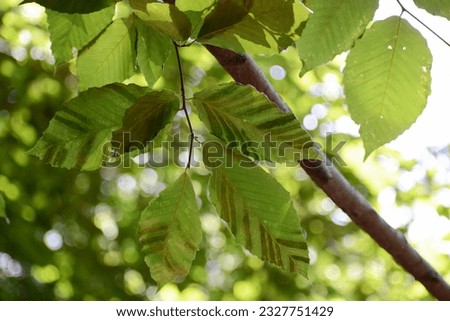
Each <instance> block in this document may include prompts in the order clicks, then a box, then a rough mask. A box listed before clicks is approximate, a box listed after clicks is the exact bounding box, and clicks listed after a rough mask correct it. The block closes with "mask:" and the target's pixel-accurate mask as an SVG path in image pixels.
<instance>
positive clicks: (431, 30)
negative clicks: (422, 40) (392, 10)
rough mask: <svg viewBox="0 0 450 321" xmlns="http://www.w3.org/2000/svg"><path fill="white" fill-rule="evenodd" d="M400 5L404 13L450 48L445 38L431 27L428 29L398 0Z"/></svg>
mask: <svg viewBox="0 0 450 321" xmlns="http://www.w3.org/2000/svg"><path fill="white" fill-rule="evenodd" d="M397 3H398V5H399V6H400V8H402V12H406V13H407V14H409V15H410V16H411V17H412V18H414V20H416V21H417V22H418V23H420V24H421V25H422V26H424V27H425V28H426V29H427V30H428V31H430V32H431V33H432V34H433V35H434V36H435V37H437V38H438V39H439V40H440V41H442V42H443V43H445V44H446V45H447V46H448V47H450V43H449V42H448V41H447V40H445V39H444V38H442V37H441V36H440V35H439V34H438V33H437V32H436V31H434V30H433V29H431V28H430V27H428V25H427V24H426V23H425V22H423V21H422V20H420V19H419V18H417V16H415V15H414V14H413V13H412V12H411V11H409V10H408V9H406V7H405V6H404V5H403V4H402V3H401V2H400V0H397Z"/></svg>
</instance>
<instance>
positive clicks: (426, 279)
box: [206, 46, 450, 300]
mask: <svg viewBox="0 0 450 321" xmlns="http://www.w3.org/2000/svg"><path fill="white" fill-rule="evenodd" d="M206 47H207V49H208V50H209V51H210V52H211V53H212V54H213V55H214V57H215V58H216V59H217V60H218V61H219V63H220V64H221V65H222V66H223V67H224V68H225V70H226V71H227V72H228V73H229V74H230V75H231V76H232V77H233V78H234V79H235V80H236V81H237V82H239V83H241V84H251V85H253V86H254V87H255V88H256V89H258V90H259V91H261V92H263V93H265V94H266V96H267V97H268V98H269V99H270V100H271V101H273V102H274V103H275V104H276V105H277V106H278V108H279V109H280V110H281V111H284V112H289V111H290V109H289V107H288V106H287V105H286V103H285V102H284V101H283V100H282V99H281V98H280V96H279V95H278V93H277V92H276V91H275V89H274V88H273V87H272V85H271V84H270V82H269V81H268V79H267V78H266V77H265V75H264V74H263V73H262V72H261V70H260V69H259V68H258V66H257V65H256V63H255V62H254V60H253V59H252V58H251V57H250V56H248V55H240V54H236V53H234V52H232V51H229V50H225V49H221V48H217V47H213V46H206ZM322 156H323V158H322V159H323V160H324V161H321V160H303V161H301V162H300V165H301V166H302V168H303V169H304V170H305V171H306V173H308V175H309V176H310V177H311V178H312V180H313V181H314V182H315V183H316V185H317V186H318V187H319V188H321V189H322V190H323V191H324V192H325V193H326V194H327V195H328V196H329V197H330V198H331V199H332V200H333V201H334V202H335V204H336V205H337V206H339V207H340V208H341V209H342V210H343V211H344V212H345V213H347V215H348V216H349V217H350V218H351V219H352V220H353V222H354V223H355V224H356V225H358V226H359V227H361V228H362V229H363V230H364V231H365V232H367V233H368V234H369V235H370V236H371V237H372V238H373V239H374V240H375V241H376V242H377V243H378V244H379V245H380V246H381V247H383V248H384V249H385V250H386V251H387V252H388V253H390V254H391V255H392V257H393V258H394V259H395V260H396V261H397V262H398V264H400V265H401V266H402V267H403V268H404V269H405V270H406V271H408V272H409V273H411V274H412V275H413V276H414V277H415V278H416V280H418V281H419V282H421V283H422V284H423V285H424V286H425V288H427V290H428V291H429V292H430V293H431V294H432V295H433V296H435V297H436V298H437V299H439V300H450V286H449V285H448V284H447V283H446V282H445V280H444V279H443V278H442V276H441V275H440V274H439V273H437V272H436V270H434V269H433V267H432V266H431V265H430V264H428V262H426V261H425V260H424V259H423V258H422V257H421V256H420V254H419V253H417V251H416V250H415V249H414V248H413V247H412V246H411V245H410V244H409V243H408V241H407V240H406V238H405V237H404V236H403V234H401V233H400V232H398V231H397V230H395V229H393V228H392V227H391V226H389V224H387V223H386V221H384V220H383V219H382V218H381V217H380V216H379V215H378V214H377V212H376V211H375V210H374V209H373V207H372V206H371V205H370V204H369V202H368V201H367V200H366V199H365V198H364V197H363V196H362V195H361V194H360V193H359V192H358V191H356V190H355V189H354V188H353V187H352V186H351V185H350V183H349V182H348V181H347V180H346V179H345V178H344V177H343V176H342V174H341V173H340V172H339V171H338V170H337V169H336V168H335V167H334V166H332V165H331V164H329V161H327V159H326V157H325V155H322Z"/></svg>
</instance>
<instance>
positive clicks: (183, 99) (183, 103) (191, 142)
mask: <svg viewBox="0 0 450 321" xmlns="http://www.w3.org/2000/svg"><path fill="white" fill-rule="evenodd" d="M173 45H174V47H175V53H176V55H177V63H178V73H179V75H180V90H181V106H182V109H183V111H184V114H185V115H186V120H187V124H188V127H189V132H190V139H189V154H188V155H189V156H188V162H187V165H186V169H189V168H190V167H191V159H192V150H193V148H194V138H195V135H194V129H193V128H192V123H191V119H190V117H189V112H188V110H187V106H186V91H185V89H184V77H183V68H182V66H181V59H180V53H179V52H178V45H177V44H176V43H175V42H173Z"/></svg>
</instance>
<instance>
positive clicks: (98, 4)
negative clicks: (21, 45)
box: [21, 0, 119, 13]
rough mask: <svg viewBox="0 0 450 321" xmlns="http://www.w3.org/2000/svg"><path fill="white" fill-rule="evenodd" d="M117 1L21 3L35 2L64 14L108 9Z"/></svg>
mask: <svg viewBox="0 0 450 321" xmlns="http://www.w3.org/2000/svg"><path fill="white" fill-rule="evenodd" d="M118 1H119V0H95V1H92V0H25V1H22V2H21V3H22V4H23V3H29V2H36V3H38V4H40V5H41V6H43V7H45V8H47V9H51V10H55V11H58V12H65V13H91V12H95V11H98V10H101V9H103V8H106V7H109V6H110V5H111V4H113V3H116V2H118Z"/></svg>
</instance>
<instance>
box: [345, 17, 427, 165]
mask: <svg viewBox="0 0 450 321" xmlns="http://www.w3.org/2000/svg"><path fill="white" fill-rule="evenodd" d="M431 61H432V57H431V53H430V50H429V49H428V46H427V43H426V41H425V39H423V37H422V36H421V34H420V33H419V32H418V31H417V30H415V29H414V28H413V27H412V26H411V25H410V24H409V23H408V22H407V21H406V20H404V19H401V18H400V17H391V18H388V19H387V20H384V21H379V22H375V23H374V25H373V26H372V28H370V29H369V30H368V31H367V32H366V33H365V35H364V37H363V38H362V39H361V40H359V41H358V42H357V43H356V45H355V48H353V49H352V50H351V51H350V54H349V55H348V58H347V64H346V67H345V70H344V85H345V92H346V97H347V103H348V109H349V111H350V114H351V116H352V118H353V120H354V121H355V122H356V123H358V124H360V125H361V128H360V134H361V137H362V139H363V142H364V147H365V150H366V158H367V157H368V156H369V154H370V153H371V152H372V151H374V150H375V149H377V148H378V147H380V146H382V145H384V144H386V143H388V142H390V141H391V140H393V139H395V138H396V137H397V136H399V135H400V134H402V133H403V132H404V131H405V130H406V129H408V128H409V127H410V126H411V125H412V124H413V123H414V122H415V121H416V119H417V117H418V116H419V115H420V114H421V113H422V111H423V109H424V108H425V105H426V101H427V97H428V95H429V93H430V82H431V78H430V69H431Z"/></svg>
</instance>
